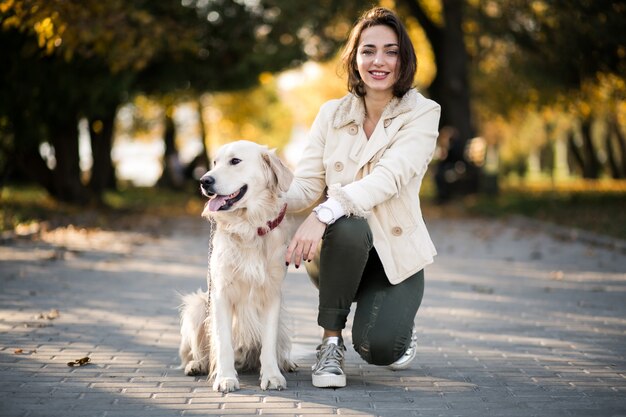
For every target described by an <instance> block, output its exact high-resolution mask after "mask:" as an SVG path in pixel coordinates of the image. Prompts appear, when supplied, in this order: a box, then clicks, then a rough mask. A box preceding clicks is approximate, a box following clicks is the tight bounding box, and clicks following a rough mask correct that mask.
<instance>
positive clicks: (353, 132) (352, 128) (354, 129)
mask: <svg viewBox="0 0 626 417" xmlns="http://www.w3.org/2000/svg"><path fill="white" fill-rule="evenodd" d="M348 133H350V134H351V135H352V136H354V135H356V134H357V133H359V128H358V127H357V126H356V125H350V129H348Z"/></svg>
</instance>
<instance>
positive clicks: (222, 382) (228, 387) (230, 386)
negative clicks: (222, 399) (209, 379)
mask: <svg viewBox="0 0 626 417" xmlns="http://www.w3.org/2000/svg"><path fill="white" fill-rule="evenodd" d="M238 389H239V380H238V379H237V377H216V378H215V381H214V382H213V391H221V392H223V393H227V392H232V391H235V390H238Z"/></svg>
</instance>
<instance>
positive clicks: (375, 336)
mask: <svg viewBox="0 0 626 417" xmlns="http://www.w3.org/2000/svg"><path fill="white" fill-rule="evenodd" d="M409 341H410V332H409V334H408V336H407V335H404V334H402V335H396V336H393V335H390V334H389V332H388V331H376V330H375V329H369V330H368V331H366V332H361V334H357V333H355V332H354V331H353V332H352V343H353V345H354V350H355V351H356V352H357V353H358V354H359V355H360V356H361V358H362V359H363V360H364V361H365V362H367V363H369V364H372V365H390V364H392V363H394V362H395V361H396V360H397V359H398V358H400V356H402V355H403V354H404V352H405V351H406V349H407V347H408V345H409Z"/></svg>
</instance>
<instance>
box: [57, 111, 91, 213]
mask: <svg viewBox="0 0 626 417" xmlns="http://www.w3.org/2000/svg"><path fill="white" fill-rule="evenodd" d="M49 128H50V135H51V143H52V146H53V147H54V156H55V159H56V166H55V167H54V170H53V171H52V185H53V188H52V195H53V197H55V198H58V199H59V200H61V201H65V202H68V203H78V204H84V203H87V202H88V201H89V193H88V190H87V188H86V187H85V186H84V185H83V183H82V181H81V170H80V156H79V152H78V122H77V120H74V119H71V120H69V121H65V122H63V123H58V124H56V125H52V124H50V125H49Z"/></svg>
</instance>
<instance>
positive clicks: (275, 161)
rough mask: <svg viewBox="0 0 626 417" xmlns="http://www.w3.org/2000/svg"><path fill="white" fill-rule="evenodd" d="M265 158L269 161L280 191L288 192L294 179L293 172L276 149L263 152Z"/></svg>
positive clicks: (268, 163)
mask: <svg viewBox="0 0 626 417" xmlns="http://www.w3.org/2000/svg"><path fill="white" fill-rule="evenodd" d="M263 160H264V161H265V162H266V163H267V165H268V166H269V168H270V170H271V171H272V173H273V174H274V178H275V180H276V185H277V186H278V189H279V190H280V191H283V192H286V191H287V190H288V189H289V185H290V184H291V181H292V180H293V173H292V172H291V170H290V169H289V168H288V167H287V166H286V165H285V164H284V163H283V161H281V159H280V158H279V157H278V156H277V155H276V149H272V150H270V151H268V152H265V153H264V154H263Z"/></svg>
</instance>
